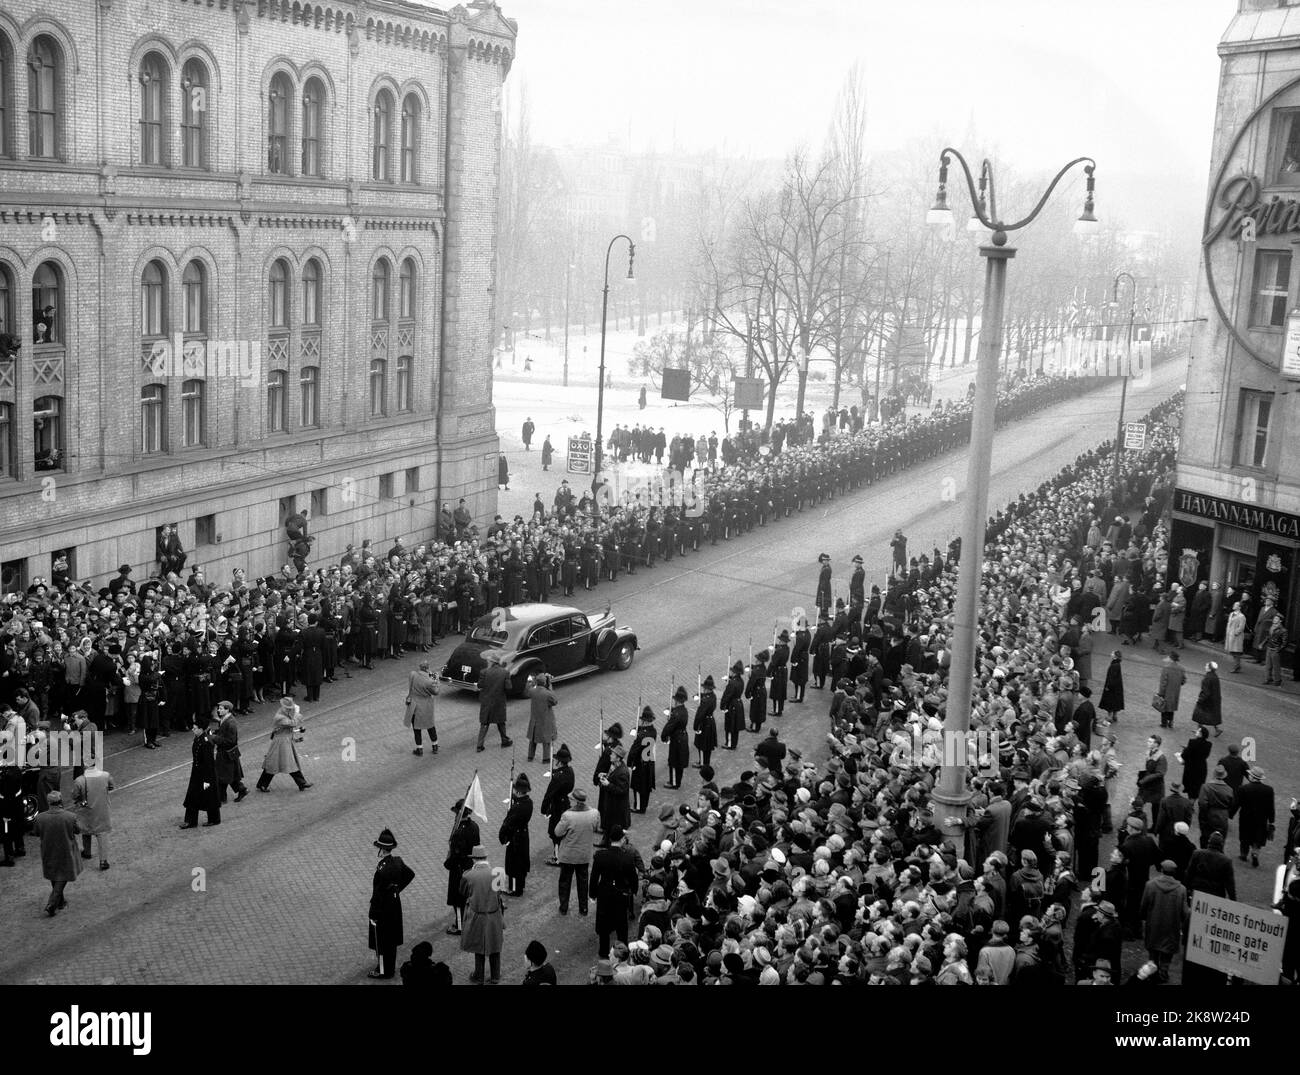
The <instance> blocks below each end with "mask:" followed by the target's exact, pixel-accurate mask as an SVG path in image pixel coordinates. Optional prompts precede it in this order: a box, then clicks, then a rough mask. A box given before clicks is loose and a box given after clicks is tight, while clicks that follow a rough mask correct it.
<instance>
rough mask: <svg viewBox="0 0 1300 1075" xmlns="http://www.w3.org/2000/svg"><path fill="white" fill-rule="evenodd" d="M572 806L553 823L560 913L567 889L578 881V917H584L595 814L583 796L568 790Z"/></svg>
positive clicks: (564, 909)
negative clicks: (558, 876)
mask: <svg viewBox="0 0 1300 1075" xmlns="http://www.w3.org/2000/svg"><path fill="white" fill-rule="evenodd" d="M569 798H570V799H572V800H573V805H572V806H569V807H567V808H566V809H565V811H564V813H563V814H561V815H560V817H559V818H558V819H557V821H556V825H555V837H554V838H555V841H556V847H557V849H558V851H557V854H558V865H559V867H560V893H559V894H560V914H562V915H567V914H568V913H569V886H570V885H571V884H572V881H573V878H574V876H575V875H576V876H577V879H578V914H580V915H582V916H583V917H584V918H585V917H586V915H587V893H588V887H587V878H588V871H589V870H590V869H591V856H592V852H593V851H594V850H595V846H596V811H595V810H593V809H592V808H591V807H590V806H588V805H587V793H586V792H585V791H584V790H583V789H582V788H572V789H570V791H569Z"/></svg>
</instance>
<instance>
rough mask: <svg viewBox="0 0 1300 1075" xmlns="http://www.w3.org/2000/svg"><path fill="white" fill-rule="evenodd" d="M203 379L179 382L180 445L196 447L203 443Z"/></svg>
mask: <svg viewBox="0 0 1300 1075" xmlns="http://www.w3.org/2000/svg"><path fill="white" fill-rule="evenodd" d="M204 387H205V384H204V382H203V381H201V380H199V379H197V378H195V379H193V380H189V381H182V382H181V447H183V448H197V447H198V446H199V445H201V444H202V443H203V417H204V415H203V390H204Z"/></svg>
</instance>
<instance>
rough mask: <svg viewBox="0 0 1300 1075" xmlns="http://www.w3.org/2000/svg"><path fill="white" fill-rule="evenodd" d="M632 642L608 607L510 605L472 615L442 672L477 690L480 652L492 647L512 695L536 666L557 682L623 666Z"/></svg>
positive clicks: (633, 636)
mask: <svg viewBox="0 0 1300 1075" xmlns="http://www.w3.org/2000/svg"><path fill="white" fill-rule="evenodd" d="M637 648H638V646H637V640H636V634H635V633H634V632H633V631H632V630H630V629H629V628H627V627H619V626H617V625H616V624H615V622H614V616H613V614H612V613H611V612H610V611H609V610H608V609H606V610H605V611H604V612H603V613H601V614H599V615H594V616H588V615H587V614H586V613H585V612H582V611H581V610H579V609H576V608H570V607H568V606H567V605H550V604H529V605H513V606H511V607H509V608H499V609H494V610H493V611H492V612H490V613H488V614H487V615H486V616H480V617H479V618H478V619H477V620H475V621H474V626H473V627H472V628H471V629H470V632H469V634H468V635H466V637H465V641H464V642H462V643H461V644H460V645H458V646H457V647H456V648H455V649H454V650H453V651H452V654H451V657H450V658H449V659H448V661H447V664H446V665H445V666H444V668H443V670H442V677H443V678H444V679H446V680H449V681H450V682H451V683H452V684H454V685H455V686H458V687H465V688H467V689H469V690H477V689H478V676H479V672H480V671H481V670H482V668H483V653H484V651H485V650H488V649H497V650H499V651H500V652H501V654H502V655H503V656H504V658H505V666H506V669H507V670H508V671H509V672H510V694H511V695H512V696H514V697H516V698H517V697H520V696H521V695H522V694H523V693H524V690H525V688H526V687H527V686H528V679H529V677H530V676H533V675H536V674H537V673H538V672H549V673H550V674H551V675H552V676H553V677H554V678H555V681H556V682H559V681H560V680H564V679H573V678H575V677H576V676H581V675H586V674H587V673H588V672H595V671H597V670H599V669H601V668H616V669H618V670H619V671H620V672H622V671H626V670H627V669H628V668H630V667H631V666H632V657H633V655H634V654H635V653H636V651H637Z"/></svg>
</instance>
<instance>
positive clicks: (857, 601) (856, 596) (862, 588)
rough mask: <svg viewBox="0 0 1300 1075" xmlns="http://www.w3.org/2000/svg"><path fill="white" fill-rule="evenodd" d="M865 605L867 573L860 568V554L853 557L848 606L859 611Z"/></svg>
mask: <svg viewBox="0 0 1300 1075" xmlns="http://www.w3.org/2000/svg"><path fill="white" fill-rule="evenodd" d="M866 603H867V572H866V570H865V569H864V568H863V566H862V554H861V553H858V554H857V555H856V556H854V557H853V575H852V576H851V577H850V578H849V604H850V605H852V606H854V607H855V608H858V609H861V608H862V607H863V606H864V605H865V604H866Z"/></svg>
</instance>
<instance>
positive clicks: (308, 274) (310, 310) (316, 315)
mask: <svg viewBox="0 0 1300 1075" xmlns="http://www.w3.org/2000/svg"><path fill="white" fill-rule="evenodd" d="M302 323H303V324H304V325H319V324H320V262H319V261H317V260H316V259H315V258H308V259H307V264H306V265H304V266H303V267H302Z"/></svg>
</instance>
